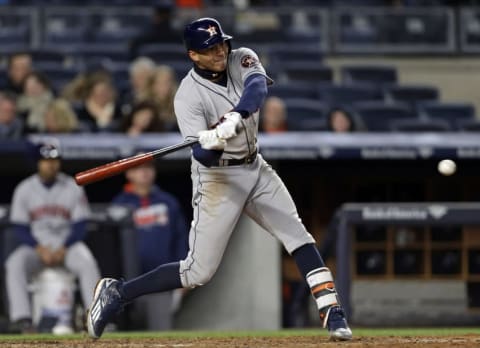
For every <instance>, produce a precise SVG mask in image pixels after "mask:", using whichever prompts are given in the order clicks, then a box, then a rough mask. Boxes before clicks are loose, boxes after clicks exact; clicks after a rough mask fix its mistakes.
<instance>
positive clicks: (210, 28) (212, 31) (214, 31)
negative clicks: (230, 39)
mask: <svg viewBox="0 0 480 348" xmlns="http://www.w3.org/2000/svg"><path fill="white" fill-rule="evenodd" d="M199 29H200V30H203V31H206V32H208V33H209V34H210V37H212V36H213V35H217V28H216V27H214V26H213V25H209V26H208V28H207V29H204V28H199Z"/></svg>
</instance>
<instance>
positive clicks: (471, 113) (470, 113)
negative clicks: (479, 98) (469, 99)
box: [418, 102, 475, 129]
mask: <svg viewBox="0 0 480 348" xmlns="http://www.w3.org/2000/svg"><path fill="white" fill-rule="evenodd" d="M418 109H419V111H420V112H421V113H422V114H424V115H425V116H426V117H428V118H430V119H437V120H445V121H447V122H448V123H449V124H450V127H452V129H457V126H458V122H459V121H466V120H473V119H475V108H474V106H473V105H472V104H468V103H440V102H425V103H422V104H421V105H420V106H419V108H418Z"/></svg>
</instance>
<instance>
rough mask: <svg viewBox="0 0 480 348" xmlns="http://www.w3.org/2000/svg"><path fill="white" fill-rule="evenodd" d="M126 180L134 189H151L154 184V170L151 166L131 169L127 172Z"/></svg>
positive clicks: (146, 165)
mask: <svg viewBox="0 0 480 348" xmlns="http://www.w3.org/2000/svg"><path fill="white" fill-rule="evenodd" d="M127 179H128V181H129V182H130V183H131V184H132V185H133V186H134V187H141V188H146V187H151V186H152V185H153V183H154V182H155V168H154V166H153V165H151V164H145V165H143V166H139V167H135V168H132V169H130V170H128V171H127Z"/></svg>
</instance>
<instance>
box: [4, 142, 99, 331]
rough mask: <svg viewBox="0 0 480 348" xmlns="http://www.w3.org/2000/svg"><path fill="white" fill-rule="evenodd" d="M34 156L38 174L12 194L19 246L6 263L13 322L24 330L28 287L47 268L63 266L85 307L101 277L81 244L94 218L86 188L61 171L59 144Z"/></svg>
mask: <svg viewBox="0 0 480 348" xmlns="http://www.w3.org/2000/svg"><path fill="white" fill-rule="evenodd" d="M35 152H36V156H37V158H38V162H37V173H36V174H34V175H32V176H30V177H28V178H26V179H25V180H23V181H22V182H21V183H20V184H19V185H18V186H17V187H16V189H15V192H14V194H13V202H12V207H11V212H10V221H11V223H12V225H13V228H14V232H15V235H16V237H17V239H18V241H19V242H20V246H18V247H17V248H16V249H15V250H14V251H13V252H12V253H11V254H10V256H9V257H8V259H7V260H6V263H5V267H6V285H7V295H8V304H9V309H10V321H11V322H12V323H14V324H16V326H17V327H18V329H20V330H21V331H30V330H31V329H30V328H31V326H32V313H31V308H30V303H29V298H28V290H27V287H28V282H29V280H30V278H31V277H32V276H33V275H34V274H35V273H36V272H38V271H40V270H41V269H42V268H43V267H56V266H63V267H65V268H66V269H67V270H68V271H70V272H72V273H73V274H74V275H75V276H76V277H77V278H78V279H79V281H80V290H81V294H82V298H83V302H84V304H85V306H87V305H88V304H89V302H90V300H91V296H92V295H93V291H92V289H93V287H94V286H95V282H96V281H97V279H98V278H99V276H100V273H99V271H98V267H97V263H96V261H95V259H94V257H93V255H92V254H91V252H90V250H89V249H88V248H87V246H86V245H85V244H84V243H83V242H82V240H83V238H84V237H85V227H86V220H87V219H88V217H89V214H90V209H89V206H88V202H87V199H86V196H85V193H84V191H83V189H82V188H80V187H78V186H77V185H76V184H75V181H74V180H73V179H72V178H70V177H68V176H67V175H65V174H63V173H61V172H60V153H59V149H58V148H57V147H56V146H55V145H53V144H48V143H42V144H39V145H37V146H36V147H35Z"/></svg>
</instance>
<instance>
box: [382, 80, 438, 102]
mask: <svg viewBox="0 0 480 348" xmlns="http://www.w3.org/2000/svg"><path fill="white" fill-rule="evenodd" d="M385 96H386V98H387V99H390V100H392V101H395V102H405V103H408V104H410V105H411V106H412V107H415V106H417V105H418V103H422V102H426V101H435V100H438V98H439V93H438V89H437V88H435V87H432V86H415V85H412V86H390V87H387V88H386V89H385Z"/></svg>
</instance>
